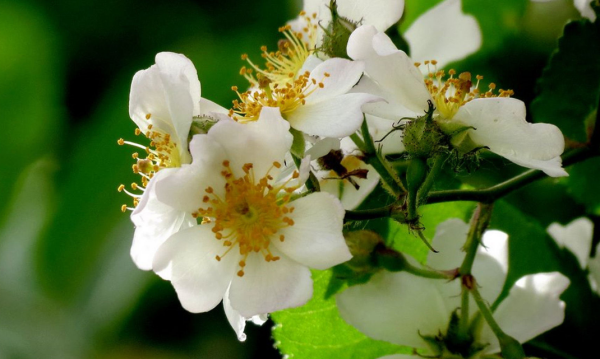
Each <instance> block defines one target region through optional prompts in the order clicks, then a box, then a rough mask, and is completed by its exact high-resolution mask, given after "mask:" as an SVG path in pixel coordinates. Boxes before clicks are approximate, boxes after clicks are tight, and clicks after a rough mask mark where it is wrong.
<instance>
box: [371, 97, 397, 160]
mask: <svg viewBox="0 0 600 359" xmlns="http://www.w3.org/2000/svg"><path fill="white" fill-rule="evenodd" d="M379 103H381V102H379ZM371 105H372V104H367V105H365V106H363V110H365V111H366V107H367V106H371ZM366 119H367V123H368V124H369V131H370V132H371V137H372V138H373V140H374V141H375V143H377V144H378V145H380V146H381V153H382V154H383V155H387V154H397V153H402V152H404V151H405V149H404V142H402V139H403V136H402V131H394V132H392V133H390V131H391V130H392V125H396V124H398V121H390V120H388V119H385V118H381V117H377V116H373V115H367V116H366ZM404 122H406V121H404ZM386 135H387V136H386ZM384 137H385V139H383V138H384ZM382 139H383V141H382Z"/></svg>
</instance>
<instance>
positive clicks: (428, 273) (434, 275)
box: [404, 262, 454, 280]
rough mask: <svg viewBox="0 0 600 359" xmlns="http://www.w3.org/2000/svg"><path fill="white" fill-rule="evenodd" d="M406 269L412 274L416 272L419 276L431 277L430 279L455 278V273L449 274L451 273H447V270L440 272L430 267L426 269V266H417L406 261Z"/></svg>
mask: <svg viewBox="0 0 600 359" xmlns="http://www.w3.org/2000/svg"><path fill="white" fill-rule="evenodd" d="M404 270H405V271H406V272H408V273H410V274H414V275H416V276H419V277H423V278H430V279H445V280H451V279H454V275H452V274H449V273H445V272H438V271H435V270H430V269H425V268H419V267H415V266H413V265H412V264H410V263H408V262H406V263H405V267H404Z"/></svg>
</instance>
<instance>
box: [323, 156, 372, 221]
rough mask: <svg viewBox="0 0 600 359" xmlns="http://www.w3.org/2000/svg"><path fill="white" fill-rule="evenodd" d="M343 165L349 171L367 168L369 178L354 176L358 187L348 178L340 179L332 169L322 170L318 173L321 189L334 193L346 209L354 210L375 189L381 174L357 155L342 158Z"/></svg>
mask: <svg viewBox="0 0 600 359" xmlns="http://www.w3.org/2000/svg"><path fill="white" fill-rule="evenodd" d="M342 165H343V166H344V167H345V168H346V169H347V170H348V171H349V172H351V171H354V170H358V169H362V170H367V171H368V172H367V178H357V177H352V179H353V181H354V182H355V183H356V184H357V185H358V186H359V188H358V189H356V188H355V187H354V185H352V183H350V181H348V180H347V179H340V178H339V177H338V175H337V174H336V173H335V172H333V171H331V172H327V171H322V172H323V173H320V174H317V176H319V177H320V178H321V179H320V181H319V184H320V186H321V191H323V192H327V193H330V194H332V195H333V196H335V197H337V198H339V199H340V202H341V203H342V207H344V209H346V210H352V209H354V208H356V207H358V206H359V205H360V204H361V203H362V202H363V201H364V200H365V198H366V197H367V196H368V195H369V194H370V193H371V192H372V191H373V189H375V187H376V186H377V184H378V183H379V178H380V177H379V174H378V173H377V171H375V169H374V168H373V167H372V166H370V165H367V164H365V163H364V162H363V161H361V160H359V159H358V158H357V157H356V156H352V155H347V156H346V157H344V159H343V160H342Z"/></svg>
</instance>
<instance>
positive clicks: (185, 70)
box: [155, 52, 200, 116]
mask: <svg viewBox="0 0 600 359" xmlns="http://www.w3.org/2000/svg"><path fill="white" fill-rule="evenodd" d="M155 62H156V64H157V65H158V67H159V68H160V70H161V76H162V77H163V81H164V82H165V83H170V82H172V83H178V82H180V81H182V80H183V78H185V80H187V83H188V84H189V94H190V96H191V98H192V101H193V106H194V110H193V113H194V116H196V115H199V114H200V81H198V72H197V71H196V67H194V64H193V63H192V61H190V59H188V58H187V57H185V56H184V55H182V54H176V53H173V52H160V53H158V54H156V57H155Z"/></svg>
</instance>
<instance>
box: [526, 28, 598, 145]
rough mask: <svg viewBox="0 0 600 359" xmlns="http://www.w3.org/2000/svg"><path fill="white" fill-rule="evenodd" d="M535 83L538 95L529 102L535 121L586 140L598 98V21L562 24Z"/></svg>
mask: <svg viewBox="0 0 600 359" xmlns="http://www.w3.org/2000/svg"><path fill="white" fill-rule="evenodd" d="M539 85H540V89H541V92H540V95H539V96H538V98H537V99H536V100H535V101H534V102H533V103H532V104H531V112H532V113H533V116H534V120H535V122H545V123H552V124H554V125H556V126H558V127H559V128H560V129H561V130H562V132H563V134H564V135H565V136H566V137H568V138H569V139H571V140H573V141H578V142H586V141H587V137H588V136H587V135H588V129H589V127H590V126H593V123H590V120H592V119H593V118H594V117H595V112H596V109H597V108H598V101H599V99H600V29H599V25H598V22H596V23H591V22H589V21H587V20H582V21H574V22H571V23H569V24H568V25H567V26H566V27H565V31H564V34H563V36H562V38H561V39H560V41H559V44H558V50H557V51H556V52H555V53H554V54H553V55H552V58H551V59H550V64H549V65H548V67H547V68H546V69H545V70H544V73H543V75H542V78H541V79H540V82H539Z"/></svg>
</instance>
